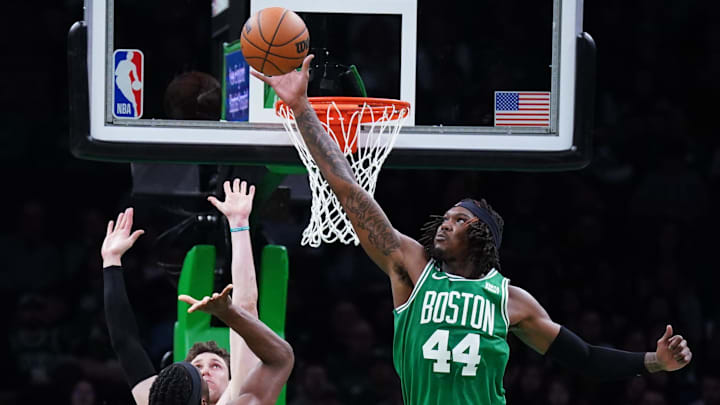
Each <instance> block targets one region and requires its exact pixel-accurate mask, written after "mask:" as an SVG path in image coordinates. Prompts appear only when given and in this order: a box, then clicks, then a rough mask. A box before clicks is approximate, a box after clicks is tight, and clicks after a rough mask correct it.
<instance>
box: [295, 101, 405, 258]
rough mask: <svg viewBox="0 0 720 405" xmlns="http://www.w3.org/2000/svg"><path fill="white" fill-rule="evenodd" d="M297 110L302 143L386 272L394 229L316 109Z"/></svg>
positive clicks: (397, 243) (394, 248) (397, 242)
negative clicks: (325, 127) (326, 129)
mask: <svg viewBox="0 0 720 405" xmlns="http://www.w3.org/2000/svg"><path fill="white" fill-rule="evenodd" d="M305 103H307V101H305ZM296 109H297V110H298V111H299V112H298V113H297V114H296V115H295V121H296V122H297V125H298V127H299V128H300V132H301V133H302V135H303V139H304V140H305V144H306V145H307V147H308V149H309V150H310V154H311V155H312V156H313V158H314V159H315V162H316V163H317V165H318V168H319V169H320V172H321V173H322V175H323V177H324V178H325V180H327V182H328V184H330V187H331V188H332V190H333V192H334V193H335V195H336V196H337V198H338V200H339V201H340V204H341V205H342V206H343V208H344V209H345V212H346V213H347V215H348V218H349V219H350V222H351V223H352V224H353V227H354V229H355V231H356V232H357V234H358V237H359V238H360V243H361V244H362V246H363V249H365V251H366V252H367V254H368V255H369V256H370V258H372V260H373V261H375V263H377V264H378V265H379V266H380V268H382V269H383V271H385V272H388V271H389V270H388V269H389V268H390V266H391V264H390V261H391V259H390V258H389V257H390V255H392V254H393V253H394V252H395V251H397V250H398V249H399V248H400V239H399V236H398V234H397V232H395V229H394V228H393V227H392V225H391V224H390V221H389V220H388V219H387V216H386V215H385V213H384V212H383V211H382V209H381V208H380V206H379V205H378V204H377V202H376V201H375V200H374V199H373V197H372V196H371V195H370V194H369V193H368V192H367V191H365V190H364V189H363V188H362V187H360V185H359V184H358V183H357V181H356V179H355V176H354V175H353V173H352V169H351V167H350V164H349V163H348V161H347V159H346V158H345V156H344V155H343V154H342V153H341V152H340V148H339V147H338V146H337V144H336V143H335V142H334V141H333V140H332V138H331V137H330V136H329V135H328V134H327V132H326V131H325V130H324V129H323V127H322V124H321V123H320V120H319V119H318V117H317V114H316V113H315V111H314V110H313V109H312V108H311V107H310V105H309V104H306V105H305V107H304V108H296Z"/></svg>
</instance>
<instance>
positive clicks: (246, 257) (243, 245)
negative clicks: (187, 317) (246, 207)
mask: <svg viewBox="0 0 720 405" xmlns="http://www.w3.org/2000/svg"><path fill="white" fill-rule="evenodd" d="M242 226H248V222H247V219H245V220H244V221H243V220H234V221H233V222H231V223H230V227H232V228H236V227H242ZM230 239H231V242H232V262H231V265H230V267H231V273H232V284H233V286H234V291H233V295H232V302H233V304H235V305H239V306H240V307H241V308H243V309H244V310H246V311H248V312H250V314H251V315H253V316H254V317H256V318H257V316H258V312H257V299H258V290H257V280H256V277H255V263H254V262H253V252H252V243H251V242H250V231H238V232H231V233H230Z"/></svg>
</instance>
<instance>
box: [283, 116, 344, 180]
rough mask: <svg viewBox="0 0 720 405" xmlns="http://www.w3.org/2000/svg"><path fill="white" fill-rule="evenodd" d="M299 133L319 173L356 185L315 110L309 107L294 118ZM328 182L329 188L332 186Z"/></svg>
mask: <svg viewBox="0 0 720 405" xmlns="http://www.w3.org/2000/svg"><path fill="white" fill-rule="evenodd" d="M295 122H296V123H297V125H298V129H300V133H301V134H302V136H303V139H305V144H306V145H307V147H308V149H309V150H310V154H311V155H312V157H313V158H314V159H315V162H316V163H317V164H318V167H319V168H320V172H321V173H322V174H323V175H324V176H325V178H326V179H328V182H330V180H331V179H329V177H330V176H328V175H332V176H337V177H339V178H340V179H342V180H344V181H346V182H348V183H356V182H357V181H356V180H355V176H354V175H353V173H352V170H351V168H350V164H349V163H348V161H347V159H346V158H345V156H344V155H343V154H342V152H341V151H340V148H339V147H338V146H337V144H336V143H335V141H333V139H332V138H331V137H330V136H329V135H328V133H327V131H325V129H324V128H323V126H322V123H321V122H320V120H319V119H318V117H317V114H316V113H315V110H313V109H312V108H311V107H310V106H308V108H306V109H305V110H303V111H302V112H301V113H300V115H298V116H296V117H295ZM332 185H333V184H332V182H330V186H332Z"/></svg>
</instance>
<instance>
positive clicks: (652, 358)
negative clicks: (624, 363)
mask: <svg viewBox="0 0 720 405" xmlns="http://www.w3.org/2000/svg"><path fill="white" fill-rule="evenodd" d="M645 368H647V370H648V371H649V372H651V373H657V372H658V371H662V366H661V365H660V362H659V361H658V358H657V354H655V353H652V352H647V353H645Z"/></svg>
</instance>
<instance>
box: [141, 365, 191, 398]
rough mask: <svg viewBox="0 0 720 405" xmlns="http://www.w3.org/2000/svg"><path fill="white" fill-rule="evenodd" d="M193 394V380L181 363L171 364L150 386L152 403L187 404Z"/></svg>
mask: <svg viewBox="0 0 720 405" xmlns="http://www.w3.org/2000/svg"><path fill="white" fill-rule="evenodd" d="M191 394H192V380H191V379H190V376H189V375H188V372H187V371H185V369H184V368H183V367H182V366H180V365H179V364H171V365H169V366H167V367H165V368H164V369H163V370H162V371H160V374H158V376H157V378H155V381H153V383H152V385H151V386H150V402H149V404H150V405H185V404H187V401H188V399H190V395H191Z"/></svg>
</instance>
